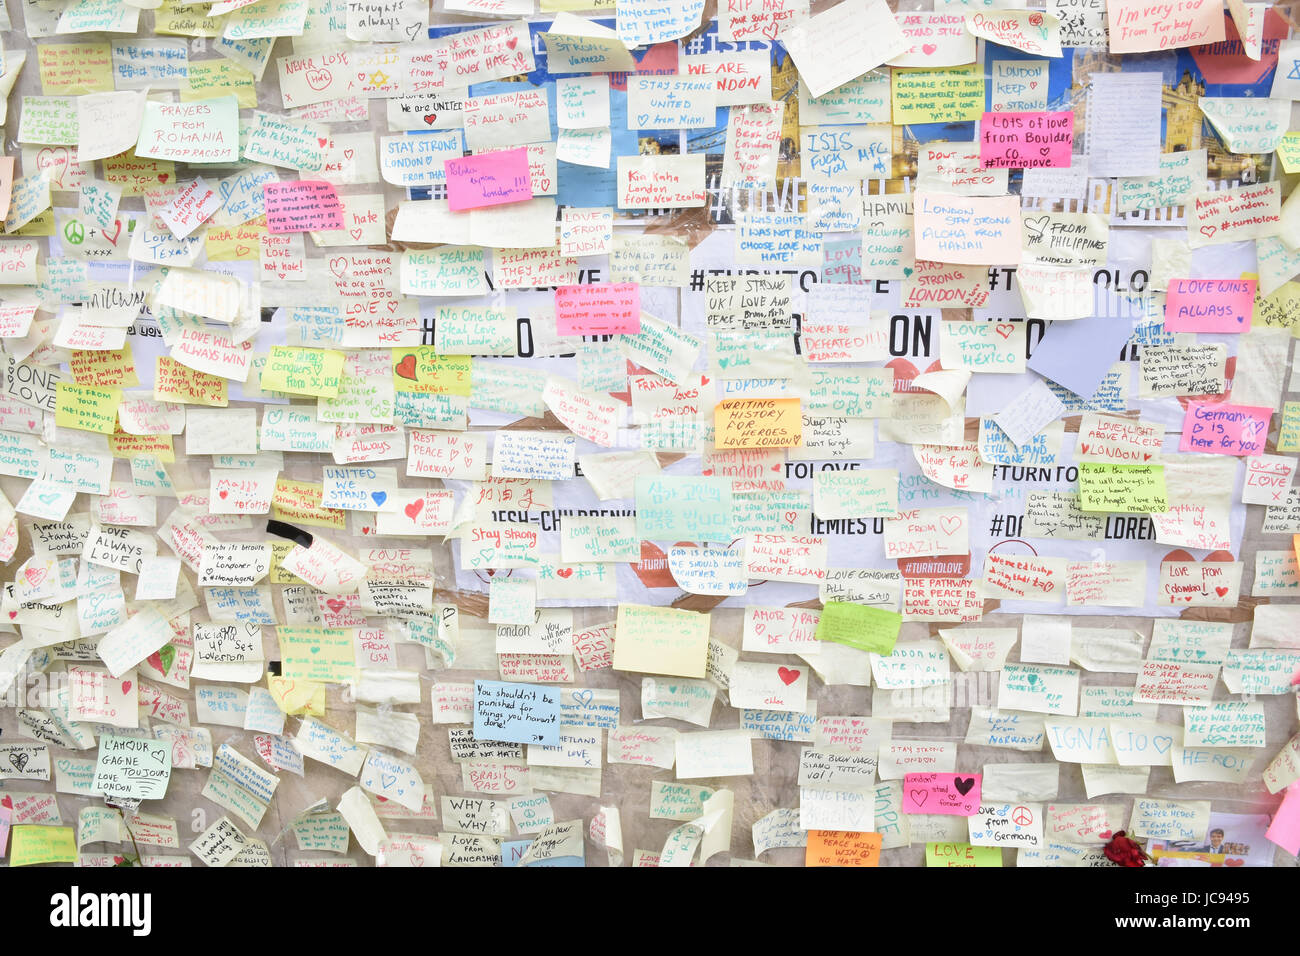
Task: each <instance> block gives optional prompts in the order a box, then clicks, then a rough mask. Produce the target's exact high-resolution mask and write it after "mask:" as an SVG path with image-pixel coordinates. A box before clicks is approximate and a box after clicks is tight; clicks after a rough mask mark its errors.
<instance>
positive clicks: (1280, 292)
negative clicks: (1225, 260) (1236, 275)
mask: <svg viewBox="0 0 1300 956" xmlns="http://www.w3.org/2000/svg"><path fill="white" fill-rule="evenodd" d="M1243 278H1253V276H1252V275H1250V274H1247V275H1245V276H1243ZM1259 288H1260V287H1259V286H1256V287H1255V314H1254V316H1252V317H1251V320H1250V321H1251V325H1253V326H1255V327H1258V326H1261V325H1264V326H1268V327H1269V328H1271V329H1290V330H1291V338H1293V339H1300V322H1297V321H1296V316H1298V315H1300V282H1296V281H1295V280H1294V279H1292V280H1291V281H1289V282H1283V283H1282V284H1281V285H1280V286H1279V287H1278V288H1276V289H1274V290H1273V291H1272V292H1270V293H1269V294H1268V295H1264V296H1262V295H1260V294H1259Z"/></svg>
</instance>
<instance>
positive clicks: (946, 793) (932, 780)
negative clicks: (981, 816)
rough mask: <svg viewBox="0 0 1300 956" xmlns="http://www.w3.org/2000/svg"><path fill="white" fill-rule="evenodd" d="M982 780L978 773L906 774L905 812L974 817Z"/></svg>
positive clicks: (904, 784)
mask: <svg viewBox="0 0 1300 956" xmlns="http://www.w3.org/2000/svg"><path fill="white" fill-rule="evenodd" d="M982 779H983V775H982V774H978V773H909V774H904V775H903V812H904V813H945V814H948V815H949V816H957V817H973V816H974V815H975V813H976V812H977V811H978V810H979V808H980V781H981V780H982Z"/></svg>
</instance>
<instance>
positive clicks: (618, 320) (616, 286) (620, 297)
mask: <svg viewBox="0 0 1300 956" xmlns="http://www.w3.org/2000/svg"><path fill="white" fill-rule="evenodd" d="M555 324H556V328H557V331H558V332H559V333H560V335H616V334H618V333H621V332H626V333H630V334H636V333H637V332H640V331H641V286H639V285H638V284H637V283H635V282H610V283H606V284H604V285H562V286H560V287H559V288H558V289H556V290H555Z"/></svg>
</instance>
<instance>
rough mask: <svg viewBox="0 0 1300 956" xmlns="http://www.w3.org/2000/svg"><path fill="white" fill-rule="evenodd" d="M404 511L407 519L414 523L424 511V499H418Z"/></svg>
mask: <svg viewBox="0 0 1300 956" xmlns="http://www.w3.org/2000/svg"><path fill="white" fill-rule="evenodd" d="M402 510H403V511H405V512H406V517H408V518H410V519H411V520H412V521H414V520H415V518H416V516H417V515H418V514H419V513H420V512H421V511H423V510H424V499H423V498H416V499H415V500H414V501H412V502H411V503H410V504H409V505H407V506H406V507H405V508H403V509H402Z"/></svg>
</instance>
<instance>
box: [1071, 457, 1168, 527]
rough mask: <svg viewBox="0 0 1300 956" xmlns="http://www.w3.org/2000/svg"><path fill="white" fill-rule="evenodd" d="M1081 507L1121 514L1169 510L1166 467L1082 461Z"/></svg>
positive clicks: (1084, 509)
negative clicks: (1166, 491) (1166, 490)
mask: <svg viewBox="0 0 1300 956" xmlns="http://www.w3.org/2000/svg"><path fill="white" fill-rule="evenodd" d="M1079 510H1080V511H1106V512H1119V513H1121V514H1136V513H1140V512H1147V511H1168V510H1169V499H1168V496H1167V494H1166V493H1165V466H1164V465H1112V464H1110V463H1109V462H1100V461H1084V462H1080V463H1079Z"/></svg>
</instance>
